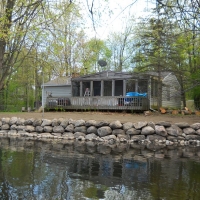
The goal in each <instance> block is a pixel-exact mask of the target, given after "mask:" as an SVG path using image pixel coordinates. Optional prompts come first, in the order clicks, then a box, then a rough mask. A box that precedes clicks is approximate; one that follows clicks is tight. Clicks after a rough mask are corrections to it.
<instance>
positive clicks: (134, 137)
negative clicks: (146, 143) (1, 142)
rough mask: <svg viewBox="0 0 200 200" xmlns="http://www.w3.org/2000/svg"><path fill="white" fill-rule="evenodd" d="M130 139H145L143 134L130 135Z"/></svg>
mask: <svg viewBox="0 0 200 200" xmlns="http://www.w3.org/2000/svg"><path fill="white" fill-rule="evenodd" d="M131 140H133V141H134V142H138V141H141V140H145V135H133V136H131Z"/></svg>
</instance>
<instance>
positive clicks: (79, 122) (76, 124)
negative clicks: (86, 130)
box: [74, 119, 85, 127]
mask: <svg viewBox="0 0 200 200" xmlns="http://www.w3.org/2000/svg"><path fill="white" fill-rule="evenodd" d="M74 126H75V127H79V126H85V120H83V119H80V120H77V121H75V123H74Z"/></svg>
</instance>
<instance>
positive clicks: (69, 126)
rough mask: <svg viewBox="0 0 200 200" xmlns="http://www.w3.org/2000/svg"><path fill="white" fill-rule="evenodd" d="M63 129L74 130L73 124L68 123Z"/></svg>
mask: <svg viewBox="0 0 200 200" xmlns="http://www.w3.org/2000/svg"><path fill="white" fill-rule="evenodd" d="M65 131H67V132H72V133H73V132H74V125H73V124H69V125H68V126H67V127H66V128H65Z"/></svg>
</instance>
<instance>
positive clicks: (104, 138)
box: [101, 135, 117, 141]
mask: <svg viewBox="0 0 200 200" xmlns="http://www.w3.org/2000/svg"><path fill="white" fill-rule="evenodd" d="M101 138H102V139H103V140H105V141H108V140H117V137H116V136H115V135H107V136H104V137H101Z"/></svg>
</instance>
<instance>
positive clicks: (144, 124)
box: [133, 122, 147, 129]
mask: <svg viewBox="0 0 200 200" xmlns="http://www.w3.org/2000/svg"><path fill="white" fill-rule="evenodd" d="M133 126H134V127H135V128H136V129H141V128H143V127H145V126H147V122H137V123H133Z"/></svg>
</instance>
